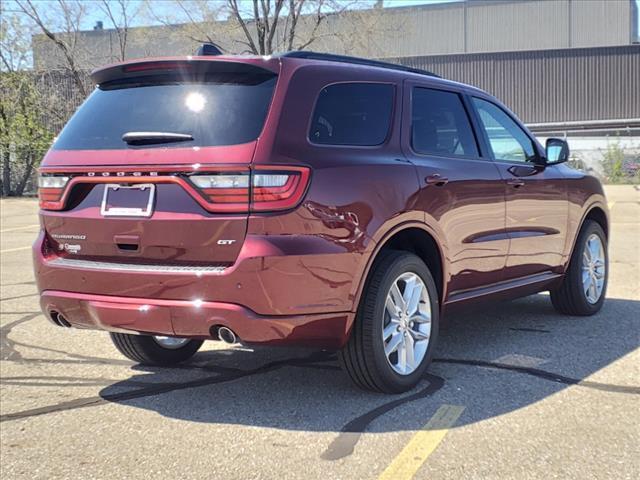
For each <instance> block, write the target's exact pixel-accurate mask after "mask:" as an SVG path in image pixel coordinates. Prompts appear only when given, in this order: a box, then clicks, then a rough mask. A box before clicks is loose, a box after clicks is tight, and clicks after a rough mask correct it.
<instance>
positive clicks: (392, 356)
mask: <svg viewBox="0 0 640 480" xmlns="http://www.w3.org/2000/svg"><path fill="white" fill-rule="evenodd" d="M438 314H439V308H438V293H437V289H436V285H435V282H434V281H433V277H432V276H431V272H430V271H429V269H428V268H427V266H426V265H425V264H424V262H423V261H422V260H421V259H420V258H419V257H418V256H416V255H414V254H412V253H408V252H399V251H389V252H385V253H383V256H382V257H381V258H380V259H379V260H377V261H376V263H375V265H374V266H373V269H372V272H371V274H370V276H369V279H368V280H367V284H366V285H365V291H364V293H363V297H362V300H361V303H360V307H359V309H358V313H357V315H356V320H355V324H354V326H353V329H352V332H351V337H350V338H349V341H348V342H347V345H346V346H345V347H344V348H343V349H342V350H341V351H340V352H339V355H338V357H339V359H340V363H341V365H342V367H343V368H344V370H346V372H347V373H348V374H349V376H350V377H351V379H352V380H353V382H354V383H355V384H356V385H357V386H359V387H360V388H363V389H366V390H374V391H379V392H385V393H400V392H404V391H406V390H409V389H411V388H413V387H414V386H415V385H416V384H417V383H418V382H419V381H420V379H421V378H422V377H423V375H424V373H425V371H426V370H427V367H428V366H429V363H431V356H432V352H433V348H434V346H435V343H436V339H437V337H438V318H439V317H438Z"/></svg>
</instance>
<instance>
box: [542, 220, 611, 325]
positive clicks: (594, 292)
mask: <svg viewBox="0 0 640 480" xmlns="http://www.w3.org/2000/svg"><path fill="white" fill-rule="evenodd" d="M608 277H609V257H608V253H607V237H606V235H605V234H604V231H603V230H602V227H601V226H600V225H599V224H598V223H596V222H594V221H592V220H587V221H586V222H585V224H584V226H583V227H582V230H581V231H580V234H579V235H578V239H577V240H576V245H575V248H574V250H573V254H572V255H571V260H570V262H569V267H568V268H567V272H566V274H565V277H564V280H563V281H562V285H560V287H559V288H557V289H556V290H553V291H551V302H552V303H553V306H554V307H555V309H556V310H557V311H558V312H560V313H564V314H566V315H593V314H594V313H596V312H598V311H599V310H600V308H602V304H603V303H604V297H605V293H606V291H607V280H608Z"/></svg>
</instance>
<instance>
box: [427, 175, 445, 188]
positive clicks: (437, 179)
mask: <svg viewBox="0 0 640 480" xmlns="http://www.w3.org/2000/svg"><path fill="white" fill-rule="evenodd" d="M424 181H425V182H426V183H427V185H435V186H436V187H442V186H443V185H446V184H447V183H449V179H448V178H446V177H442V176H441V175H440V174H439V173H434V174H433V175H429V176H428V177H427V178H425V179H424Z"/></svg>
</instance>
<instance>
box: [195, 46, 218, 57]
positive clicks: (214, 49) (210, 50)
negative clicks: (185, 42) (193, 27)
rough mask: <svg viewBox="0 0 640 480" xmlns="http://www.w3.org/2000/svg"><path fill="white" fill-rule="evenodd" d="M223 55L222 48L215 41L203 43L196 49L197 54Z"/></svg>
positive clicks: (200, 55)
mask: <svg viewBox="0 0 640 480" xmlns="http://www.w3.org/2000/svg"><path fill="white" fill-rule="evenodd" d="M209 55H212V56H214V55H222V50H220V47H218V46H217V45H216V44H215V43H203V44H202V45H200V46H199V47H198V50H196V56H198V57H202V56H209Z"/></svg>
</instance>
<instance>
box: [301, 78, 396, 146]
mask: <svg viewBox="0 0 640 480" xmlns="http://www.w3.org/2000/svg"><path fill="white" fill-rule="evenodd" d="M344 84H373V85H389V86H390V87H391V89H392V97H391V112H390V113H389V127H388V129H387V133H386V135H385V137H384V139H383V140H382V142H381V143H378V144H376V145H352V144H339V143H338V144H335V143H315V142H313V141H312V140H311V127H312V125H313V117H314V116H315V113H316V108H317V107H318V101H319V100H320V95H321V94H322V91H323V90H324V89H325V88H329V87H333V86H335V85H344ZM397 103H398V85H397V84H396V83H395V82H391V81H375V80H340V81H337V82H331V83H327V84H326V85H323V86H322V87H320V89H319V90H318V93H317V94H316V98H315V100H314V102H313V108H312V109H311V113H310V115H309V118H308V120H307V128H306V130H305V131H306V134H305V139H306V141H307V144H308V145H311V146H312V147H315V148H348V149H353V148H362V149H367V150H372V149H377V148H381V147H384V146H386V145H387V144H388V143H389V141H390V140H391V137H392V136H393V131H394V125H395V116H396V112H397V108H398V107H397Z"/></svg>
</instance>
